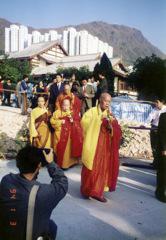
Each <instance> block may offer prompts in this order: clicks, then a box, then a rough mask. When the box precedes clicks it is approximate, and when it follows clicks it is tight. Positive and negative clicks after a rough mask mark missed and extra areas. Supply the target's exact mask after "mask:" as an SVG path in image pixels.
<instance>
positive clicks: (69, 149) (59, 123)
mask: <svg viewBox="0 0 166 240" xmlns="http://www.w3.org/2000/svg"><path fill="white" fill-rule="evenodd" d="M61 104H62V105H61V108H60V109H57V110H56V111H55V112H54V114H53V116H52V118H51V120H50V122H51V125H52V127H53V128H54V129H55V132H54V143H53V148H54V152H55V154H56V155H57V164H58V165H59V166H60V167H61V168H63V169H68V168H69V167H71V166H73V165H75V164H78V160H79V159H78V158H79V157H81V153H82V144H83V136H82V128H81V125H80V117H79V116H78V115H77V114H74V112H72V111H71V102H70V99H68V98H65V99H64V100H63V101H62V103H61Z"/></svg>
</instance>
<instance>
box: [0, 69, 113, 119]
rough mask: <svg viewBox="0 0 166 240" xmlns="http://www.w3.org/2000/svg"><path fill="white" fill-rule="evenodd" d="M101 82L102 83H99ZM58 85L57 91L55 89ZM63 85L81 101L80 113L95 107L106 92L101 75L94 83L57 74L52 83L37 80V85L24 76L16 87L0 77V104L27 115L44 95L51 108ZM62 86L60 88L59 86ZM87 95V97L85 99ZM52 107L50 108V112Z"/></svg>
mask: <svg viewBox="0 0 166 240" xmlns="http://www.w3.org/2000/svg"><path fill="white" fill-rule="evenodd" d="M101 80H102V81H101ZM55 83H58V86H60V87H58V90H57V89H56V87H55ZM65 83H68V84H69V86H70V89H71V92H73V93H74V94H75V95H77V96H78V97H79V98H80V99H81V100H83V99H84V101H83V106H82V111H83V112H84V111H85V110H86V109H89V108H90V107H92V105H93V106H95V103H96V99H98V98H99V95H100V92H102V91H103V90H106V91H107V90H108V85H107V81H106V79H105V77H104V76H103V74H99V80H98V81H95V79H94V77H93V76H91V77H83V78H82V80H81V82H80V81H77V80H75V75H74V74H73V75H72V77H71V78H64V77H63V74H62V75H61V74H57V75H56V76H53V77H52V82H49V81H48V79H47V80H44V81H43V80H40V79H38V83H37V84H35V82H34V81H30V80H29V79H28V76H26V75H24V76H23V79H22V80H21V81H18V82H17V84H16V86H15V87H14V84H13V83H12V82H11V80H6V81H4V80H2V78H1V76H0V103H1V104H2V105H7V106H14V107H19V108H21V109H22V114H27V109H28V108H29V107H30V108H34V107H36V106H37V98H38V96H39V95H44V96H45V98H46V99H47V103H46V104H47V105H49V107H52V106H51V105H54V102H55V98H56V96H57V94H58V93H59V92H61V91H62V90H63V86H64V84H65ZM61 85H62V86H61ZM87 95H88V97H87ZM53 110H54V107H53V108H52V111H53Z"/></svg>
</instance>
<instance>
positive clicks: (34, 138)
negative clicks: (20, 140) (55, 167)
mask: <svg viewBox="0 0 166 240" xmlns="http://www.w3.org/2000/svg"><path fill="white" fill-rule="evenodd" d="M37 104H38V106H37V107H36V108H34V109H33V110H32V112H31V115H30V124H29V130H30V142H31V144H32V145H33V146H35V147H38V148H50V147H51V133H50V129H49V125H48V123H49V121H48V120H49V117H48V112H47V109H46V106H45V99H44V97H43V96H40V97H38V100H37Z"/></svg>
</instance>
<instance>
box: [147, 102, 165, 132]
mask: <svg viewBox="0 0 166 240" xmlns="http://www.w3.org/2000/svg"><path fill="white" fill-rule="evenodd" d="M164 112H166V106H165V105H164V106H163V107H162V109H158V108H154V109H153V110H152V112H151V113H150V114H149V117H148V118H147V120H146V122H147V123H151V124H152V125H153V126H156V127H158V124H159V118H160V115H161V114H162V113H164Z"/></svg>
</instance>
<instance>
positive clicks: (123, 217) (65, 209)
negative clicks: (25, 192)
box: [0, 160, 166, 240]
mask: <svg viewBox="0 0 166 240" xmlns="http://www.w3.org/2000/svg"><path fill="white" fill-rule="evenodd" d="M142 163H143V164H147V162H144V161H142ZM11 171H12V172H16V171H17V170H16V168H15V161H14V160H12V161H0V178H2V176H3V175H5V174H7V173H8V172H11ZM80 172H81V166H76V167H74V168H71V169H69V170H68V171H66V172H65V174H66V175H67V177H68V179H69V191H68V194H67V196H66V197H65V198H64V199H63V200H62V201H61V202H60V203H59V205H58V206H57V208H56V209H55V210H54V211H53V214H52V219H53V220H54V221H55V222H56V223H57V225H58V235H57V240H130V239H133V240H138V239H139V240H164V239H166V204H164V203H161V202H159V201H158V200H156V199H155V197H154V191H155V184H156V175H155V171H154V170H150V169H143V168H142V169H138V168H130V167H123V166H121V167H120V174H119V179H118V185H117V190H116V191H115V192H113V193H106V194H105V196H106V198H107V199H108V202H107V203H100V202H98V201H96V200H89V199H83V198H82V196H81V195H80V191H79V188H80ZM38 180H39V181H42V182H49V181H50V178H49V176H48V174H47V171H46V169H42V170H41V173H40V175H39V179H38Z"/></svg>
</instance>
